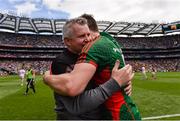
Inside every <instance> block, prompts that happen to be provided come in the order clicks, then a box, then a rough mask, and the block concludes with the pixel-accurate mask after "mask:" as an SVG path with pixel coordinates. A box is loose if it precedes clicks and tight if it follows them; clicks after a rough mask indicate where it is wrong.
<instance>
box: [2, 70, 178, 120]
mask: <svg viewBox="0 0 180 121" xmlns="http://www.w3.org/2000/svg"><path fill="white" fill-rule="evenodd" d="M148 77H150V74H148ZM36 81H37V83H36V91H37V93H36V94H33V93H32V91H31V90H30V91H29V95H27V96H25V95H23V94H24V92H25V86H24V87H21V86H20V81H19V78H18V76H8V77H0V119H1V120H27V119H28V120H35V119H36V120H45V119H48V120H55V113H54V110H53V108H54V99H53V94H52V91H51V89H49V88H48V87H47V86H46V85H44V84H43V82H42V77H40V76H38V77H37V79H36ZM132 98H133V100H134V102H135V103H136V104H137V106H138V108H139V110H140V112H141V115H142V117H152V116H161V115H168V114H180V72H168V73H167V72H166V73H158V74H157V80H152V79H150V78H148V79H147V80H141V74H140V73H136V75H135V78H134V80H133V94H132ZM160 120H180V117H171V118H162V119H160Z"/></svg>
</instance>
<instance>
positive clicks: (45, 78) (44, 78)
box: [43, 75, 50, 85]
mask: <svg viewBox="0 0 180 121" xmlns="http://www.w3.org/2000/svg"><path fill="white" fill-rule="evenodd" d="M49 78H50V77H49V76H47V75H44V76H43V82H44V83H45V84H46V85H49V80H50V79H49Z"/></svg>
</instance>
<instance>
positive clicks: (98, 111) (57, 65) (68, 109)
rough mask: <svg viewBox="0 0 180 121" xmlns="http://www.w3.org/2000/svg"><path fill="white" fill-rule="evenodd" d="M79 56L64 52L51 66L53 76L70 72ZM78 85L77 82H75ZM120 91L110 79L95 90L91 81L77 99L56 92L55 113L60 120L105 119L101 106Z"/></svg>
mask: <svg viewBox="0 0 180 121" xmlns="http://www.w3.org/2000/svg"><path fill="white" fill-rule="evenodd" d="M77 58H78V55H76V54H73V53H71V52H70V51H68V50H67V49H65V50H64V52H63V53H61V54H60V55H59V56H58V57H57V58H56V59H55V60H54V61H53V62H52V65H51V73H52V74H62V73H65V72H70V71H71V70H72V69H73V66H74V64H75V63H76V61H77ZM74 83H76V82H74ZM118 90H120V86H119V85H118V83H117V82H116V81H115V80H113V79H110V80H109V81H107V82H106V83H104V84H102V85H100V86H98V87H96V88H95V84H94V81H90V82H89V83H88V85H87V87H86V89H85V91H84V92H83V93H82V94H80V95H78V96H75V97H68V96H61V95H59V94H57V93H56V92H54V98H55V104H56V107H55V111H56V112H57V119H58V120H68V119H69V120H78V119H79V120H92V119H103V118H104V117H103V113H102V111H103V112H105V110H104V109H103V108H102V107H103V106H102V105H101V104H102V103H104V102H105V101H106V99H108V98H109V97H110V96H111V95H112V94H113V93H114V92H116V91H118Z"/></svg>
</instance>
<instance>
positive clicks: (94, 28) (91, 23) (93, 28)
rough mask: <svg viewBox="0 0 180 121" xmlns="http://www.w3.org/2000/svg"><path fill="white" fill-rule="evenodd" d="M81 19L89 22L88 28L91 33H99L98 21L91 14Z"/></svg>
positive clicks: (84, 15)
mask: <svg viewBox="0 0 180 121" xmlns="http://www.w3.org/2000/svg"><path fill="white" fill-rule="evenodd" d="M80 17H82V18H85V19H86V20H87V23H88V27H89V29H90V30H91V31H93V32H99V29H98V25H97V23H96V20H95V19H94V17H93V16H92V15H90V14H83V15H81V16H80Z"/></svg>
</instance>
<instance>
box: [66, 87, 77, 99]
mask: <svg viewBox="0 0 180 121" xmlns="http://www.w3.org/2000/svg"><path fill="white" fill-rule="evenodd" d="M67 93H68V96H70V97H75V96H77V95H79V94H80V93H79V92H78V91H77V90H76V89H74V88H73V87H71V88H68V89H67Z"/></svg>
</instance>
